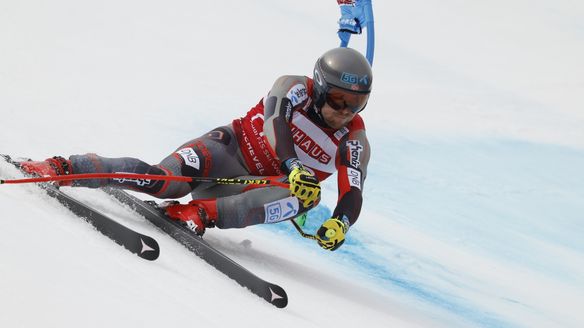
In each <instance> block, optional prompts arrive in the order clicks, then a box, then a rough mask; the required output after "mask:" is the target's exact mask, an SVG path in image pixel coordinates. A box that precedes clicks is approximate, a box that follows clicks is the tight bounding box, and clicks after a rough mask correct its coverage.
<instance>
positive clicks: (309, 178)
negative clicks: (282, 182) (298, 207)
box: [288, 167, 320, 208]
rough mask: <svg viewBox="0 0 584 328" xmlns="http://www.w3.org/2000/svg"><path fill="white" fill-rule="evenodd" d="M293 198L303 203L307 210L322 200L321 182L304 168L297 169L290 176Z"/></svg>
mask: <svg viewBox="0 0 584 328" xmlns="http://www.w3.org/2000/svg"><path fill="white" fill-rule="evenodd" d="M288 181H289V182H290V192H291V193H292V196H295V197H297V198H298V199H299V200H301V201H302V204H303V206H304V207H305V208H307V207H310V206H312V205H313V204H314V202H316V201H318V200H319V199H320V182H318V179H317V178H316V177H315V176H314V175H313V174H312V173H310V172H309V171H307V170H306V169H305V168H304V167H296V168H295V169H293V170H292V172H290V175H288Z"/></svg>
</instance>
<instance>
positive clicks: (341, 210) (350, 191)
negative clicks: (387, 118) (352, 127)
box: [333, 130, 371, 225]
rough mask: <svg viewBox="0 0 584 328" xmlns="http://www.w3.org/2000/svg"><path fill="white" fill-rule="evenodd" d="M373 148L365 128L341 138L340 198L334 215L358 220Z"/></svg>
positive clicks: (339, 155)
mask: <svg viewBox="0 0 584 328" xmlns="http://www.w3.org/2000/svg"><path fill="white" fill-rule="evenodd" d="M370 153H371V149H370V146H369V141H368V140H367V136H366V135H365V130H357V131H355V132H351V133H350V134H348V135H347V136H345V137H343V139H341V142H340V144H339V150H338V154H337V167H338V185H339V199H338V202H337V207H336V208H335V211H334V212H333V217H338V218H339V219H341V220H344V221H348V222H349V223H350V224H351V225H353V224H354V223H355V221H357V218H358V217H359V213H360V212H361V206H362V203H363V183H364V182H365V177H366V175H367V164H368V163H369V157H370Z"/></svg>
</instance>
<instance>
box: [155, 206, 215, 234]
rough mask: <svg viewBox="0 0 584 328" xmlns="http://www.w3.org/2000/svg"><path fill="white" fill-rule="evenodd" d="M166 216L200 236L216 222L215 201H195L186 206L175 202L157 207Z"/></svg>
mask: <svg viewBox="0 0 584 328" xmlns="http://www.w3.org/2000/svg"><path fill="white" fill-rule="evenodd" d="M159 206H160V207H161V208H162V209H164V211H165V213H166V215H167V216H168V217H170V218H171V219H174V220H179V221H181V222H182V223H183V224H184V225H185V226H186V227H187V228H189V229H191V230H193V231H194V232H195V233H196V234H197V235H199V236H202V235H203V234H204V233H205V228H207V227H208V228H212V227H214V226H215V221H217V201H216V200H215V199H195V200H191V201H190V202H189V203H188V204H180V203H179V202H177V201H170V202H164V203H162V204H160V205H159Z"/></svg>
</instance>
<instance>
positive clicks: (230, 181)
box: [0, 173, 288, 188]
mask: <svg viewBox="0 0 584 328" xmlns="http://www.w3.org/2000/svg"><path fill="white" fill-rule="evenodd" d="M275 178H276V177H272V178H270V177H268V178H264V179H239V178H211V177H185V176H173V175H170V176H169V175H154V174H134V173H84V174H69V175H59V176H45V177H35V178H26V179H13V180H0V184H21V183H38V182H50V181H71V180H88V179H119V180H124V179H130V180H136V179H138V180H139V179H142V180H164V181H179V182H188V183H190V182H205V183H216V184H224V185H230V184H244V185H268V184H269V185H275V186H279V187H284V188H288V184H286V183H283V182H280V181H276V179H275Z"/></svg>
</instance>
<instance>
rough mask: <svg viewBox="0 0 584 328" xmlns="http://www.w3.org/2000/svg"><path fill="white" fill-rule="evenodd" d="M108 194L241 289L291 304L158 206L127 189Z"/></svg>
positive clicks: (282, 293) (270, 300) (277, 288)
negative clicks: (233, 281) (171, 218)
mask: <svg viewBox="0 0 584 328" xmlns="http://www.w3.org/2000/svg"><path fill="white" fill-rule="evenodd" d="M104 191H105V192H106V193H108V194H110V195H112V196H114V197H115V198H116V199H118V200H119V201H120V202H122V203H123V204H126V205H129V206H130V207H131V208H133V209H134V210H135V211H136V212H137V213H139V214H140V215H142V216H144V217H145V218H146V219H147V220H148V221H150V222H152V223H153V224H154V225H156V226H157V227H159V228H160V229H162V230H163V231H164V232H166V233H167V234H169V235H170V236H171V237H172V238H174V239H176V240H177V241H178V242H179V243H181V244H183V245H184V246H185V247H186V248H187V249H189V250H190V251H192V252H193V253H195V254H196V255H197V256H199V257H200V258H202V259H203V260H204V261H206V262H207V263H209V264H211V265H212V266H214V267H215V268H216V269H217V270H219V271H221V272H223V273H224V274H225V275H227V276H228V277H230V278H231V279H233V280H235V281H236V282H237V283H238V284H240V285H241V286H244V287H246V288H248V289H249V290H250V291H251V292H252V293H254V294H256V295H258V296H259V297H261V298H263V299H264V300H266V301H267V302H268V303H270V304H272V305H274V306H276V307H278V308H283V307H285V306H286V305H287V304H288V296H287V295H286V292H285V291H284V289H283V288H282V287H280V286H278V285H275V284H272V283H269V282H267V281H265V280H263V279H261V278H259V277H258V276H256V275H254V274H253V273H251V272H250V271H248V270H247V269H246V268H244V267H242V266H241V265H239V264H237V263H236V262H234V261H233V260H231V259H230V258H229V257H227V256H226V255H225V254H223V253H221V252H220V251H218V250H217V249H215V248H214V247H213V246H211V245H209V243H207V242H206V241H205V240H203V238H201V237H200V236H197V235H195V234H194V233H193V232H192V231H191V230H189V229H188V228H185V227H184V226H182V225H180V224H178V223H177V222H175V221H173V220H170V219H168V217H166V216H165V215H163V214H162V213H161V212H160V210H159V209H158V208H157V207H156V205H155V204H150V203H148V202H144V201H142V200H140V199H138V198H136V197H134V196H132V195H130V194H128V193H126V192H125V191H123V190H119V189H113V188H104Z"/></svg>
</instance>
